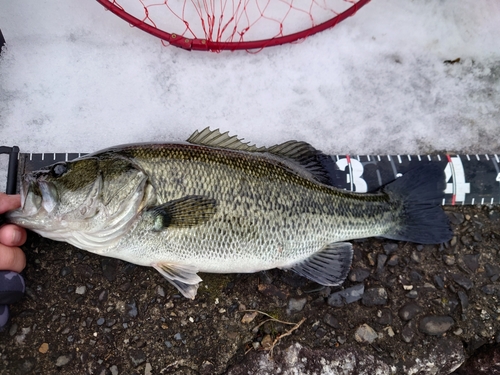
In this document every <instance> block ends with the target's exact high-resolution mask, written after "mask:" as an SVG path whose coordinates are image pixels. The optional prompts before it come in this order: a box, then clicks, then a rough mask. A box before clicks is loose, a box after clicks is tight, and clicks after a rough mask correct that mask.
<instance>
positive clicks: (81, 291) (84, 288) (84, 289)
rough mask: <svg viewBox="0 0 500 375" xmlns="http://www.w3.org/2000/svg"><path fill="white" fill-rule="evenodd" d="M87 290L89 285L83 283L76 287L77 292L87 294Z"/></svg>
mask: <svg viewBox="0 0 500 375" xmlns="http://www.w3.org/2000/svg"><path fill="white" fill-rule="evenodd" d="M86 291H87V287H86V286H85V285H81V286H79V287H77V288H76V289H75V293H76V294H85V292H86Z"/></svg>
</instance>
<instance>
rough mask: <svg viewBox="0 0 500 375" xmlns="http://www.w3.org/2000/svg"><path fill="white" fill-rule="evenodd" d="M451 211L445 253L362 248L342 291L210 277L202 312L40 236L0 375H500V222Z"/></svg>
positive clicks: (273, 274) (157, 280)
mask: <svg viewBox="0 0 500 375" xmlns="http://www.w3.org/2000/svg"><path fill="white" fill-rule="evenodd" d="M446 211H447V213H448V215H449V217H450V220H451V222H452V224H453V227H454V230H455V234H456V235H455V237H454V238H453V239H452V240H451V241H450V243H448V244H444V245H436V246H428V245H426V246H422V245H415V244H411V243H404V242H394V241H388V240H381V239H367V240H362V241H355V242H354V249H355V256H354V262H353V265H352V270H351V272H350V274H349V277H348V280H347V281H346V282H345V283H344V285H343V286H342V287H341V288H321V287H320V286H319V285H317V284H314V283H312V282H310V281H308V280H306V279H304V278H301V277H300V276H298V275H296V274H294V273H291V272H286V271H280V270H271V271H268V272H261V273H256V274H230V275H210V274H202V275H201V277H202V279H203V280H204V281H203V283H202V285H201V287H200V289H199V292H198V296H197V298H196V299H195V300H194V301H191V300H188V299H185V298H183V297H181V296H180V295H178V294H177V291H176V290H174V288H173V287H171V286H170V285H169V284H168V283H167V282H166V281H165V280H163V278H162V277H161V276H160V274H159V273H157V272H156V271H154V270H153V269H151V268H144V267H139V266H135V265H132V264H129V263H125V262H122V261H119V260H115V259H109V258H104V257H99V256H97V255H93V254H90V253H87V252H84V251H81V250H78V249H76V248H74V247H71V246H69V245H67V244H63V243H56V242H53V241H50V240H47V239H44V238H41V237H38V236H36V235H34V234H31V235H30V238H29V240H28V243H27V244H26V246H25V247H24V249H25V251H26V254H27V258H28V265H27V267H26V270H25V280H26V285H27V294H26V297H25V298H24V299H23V300H22V301H21V302H20V303H17V304H15V305H13V306H12V308H11V311H12V320H11V322H10V324H9V325H8V326H7V327H6V329H5V330H4V332H2V333H0V355H1V358H0V363H2V365H0V374H9V375H10V374H54V373H57V374H113V375H115V374H170V373H175V374H232V375H237V374H267V373H269V374H272V373H277V372H278V371H281V373H283V374H288V373H290V374H292V373H304V374H306V373H307V374H344V373H345V374H349V373H351V372H352V371H358V373H359V374H363V373H366V374H375V373H377V372H378V373H380V374H384V373H395V374H399V373H408V374H410V373H414V374H449V373H451V372H452V371H456V374H466V373H469V372H468V371H467V370H466V369H467V366H469V367H468V368H474V369H475V371H476V373H484V374H493V373H496V372H495V371H497V370H498V368H496V367H495V358H499V357H500V351H499V350H498V346H497V343H499V342H500V306H499V304H498V299H499V297H500V280H499V279H500V265H499V258H500V242H499V241H498V239H499V238H500V209H499V208H498V207H488V206H482V207H481V206H464V207H452V208H446ZM263 313H266V314H268V315H265V314H263ZM285 323H290V324H285ZM471 356H473V357H474V358H476V359H475V362H473V363H471V362H470V363H469V364H467V363H466V364H464V365H463V366H462V367H461V368H460V369H458V370H457V368H458V367H459V366H460V365H461V364H462V362H464V361H465V360H466V359H467V358H469V357H471ZM478 361H479V362H478ZM488 361H490V362H488ZM491 361H493V362H491ZM498 362H499V361H498V360H496V363H498ZM477 363H481V366H482V367H481V366H478V365H477ZM471 366H472V367H471ZM496 366H498V364H497V365H496ZM482 368H484V369H485V370H484V371H485V372H480V371H482V370H481V369H482ZM349 369H350V370H349ZM375 369H376V370H375ZM363 371H365V372H363Z"/></svg>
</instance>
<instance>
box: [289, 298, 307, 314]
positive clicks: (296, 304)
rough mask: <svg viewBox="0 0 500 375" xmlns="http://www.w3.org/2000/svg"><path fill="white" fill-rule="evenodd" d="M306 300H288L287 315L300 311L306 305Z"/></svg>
mask: <svg viewBox="0 0 500 375" xmlns="http://www.w3.org/2000/svg"><path fill="white" fill-rule="evenodd" d="M306 302H307V298H290V300H289V301H288V308H287V314H293V313H294V312H299V311H302V309H303V308H304V306H305V305H306Z"/></svg>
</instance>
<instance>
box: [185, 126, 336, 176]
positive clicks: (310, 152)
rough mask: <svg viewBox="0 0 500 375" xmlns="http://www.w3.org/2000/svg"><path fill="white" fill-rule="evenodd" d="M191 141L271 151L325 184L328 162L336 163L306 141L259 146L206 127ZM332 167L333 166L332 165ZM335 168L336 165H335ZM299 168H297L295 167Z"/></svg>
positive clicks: (211, 145)
mask: <svg viewBox="0 0 500 375" xmlns="http://www.w3.org/2000/svg"><path fill="white" fill-rule="evenodd" d="M187 141H188V142H189V143H193V144H198V145H202V146H208V147H217V148H225V149H229V150H237V151H247V152H259V153H270V154H272V155H275V156H278V157H280V158H282V159H285V160H286V161H288V162H292V163H293V164H294V165H295V166H296V167H297V166H298V167H301V168H300V169H302V170H297V172H299V173H300V174H302V175H304V170H305V171H307V173H306V174H305V175H306V176H307V175H310V176H311V177H312V178H313V179H315V180H316V181H319V182H321V183H324V184H331V181H330V177H329V173H328V170H327V166H326V165H327V164H329V163H330V164H334V163H333V161H332V160H331V158H329V157H328V156H327V155H325V154H323V153H322V152H321V151H319V150H316V149H315V148H314V147H313V146H311V145H310V144H309V143H306V142H300V141H288V142H284V143H281V144H279V145H274V146H272V147H257V146H256V145H254V144H253V145H251V144H250V142H246V143H245V142H243V141H242V140H240V139H238V137H237V136H236V135H233V136H232V137H230V136H229V132H225V133H221V132H220V131H219V129H216V130H210V128H208V127H207V128H205V129H203V130H202V131H201V132H199V131H195V132H194V133H193V135H191V137H189V138H188V140H187ZM330 167H332V166H331V165H330ZM333 168H334V169H335V166H333ZM295 169H297V168H295Z"/></svg>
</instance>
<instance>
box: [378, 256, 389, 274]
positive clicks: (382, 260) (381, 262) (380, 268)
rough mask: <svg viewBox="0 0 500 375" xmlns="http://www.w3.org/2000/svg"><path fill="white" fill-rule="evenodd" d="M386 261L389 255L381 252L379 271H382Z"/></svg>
mask: <svg viewBox="0 0 500 375" xmlns="http://www.w3.org/2000/svg"><path fill="white" fill-rule="evenodd" d="M385 262H387V255H385V254H379V255H378V256H377V272H382V271H383V269H384V266H385Z"/></svg>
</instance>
